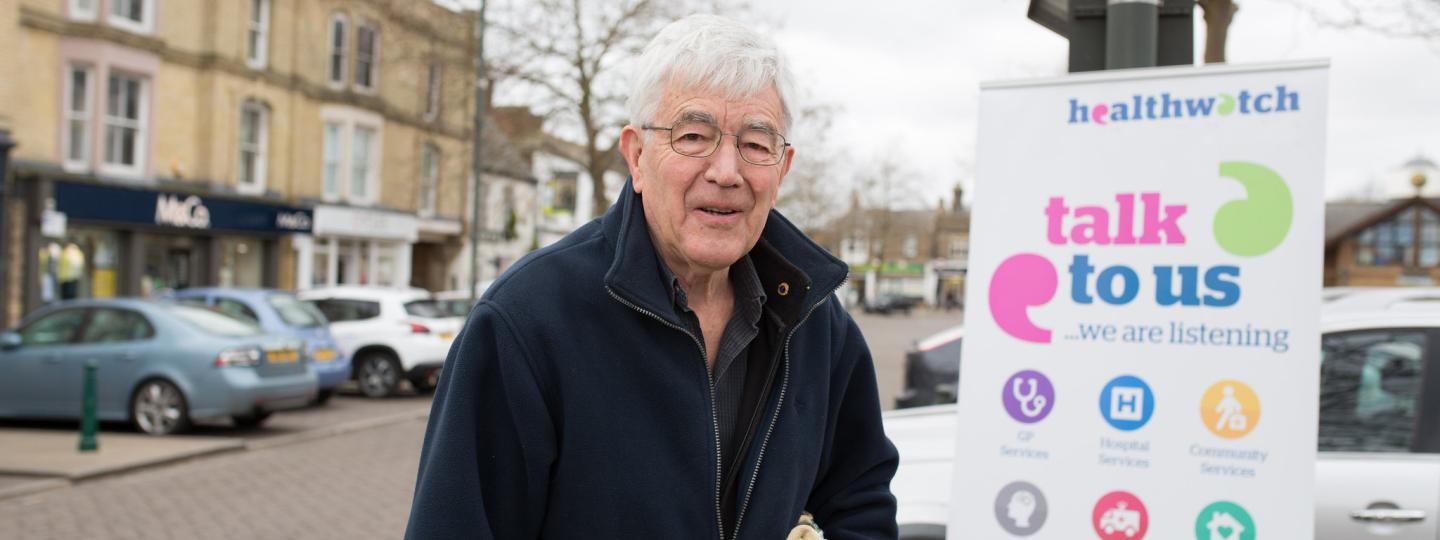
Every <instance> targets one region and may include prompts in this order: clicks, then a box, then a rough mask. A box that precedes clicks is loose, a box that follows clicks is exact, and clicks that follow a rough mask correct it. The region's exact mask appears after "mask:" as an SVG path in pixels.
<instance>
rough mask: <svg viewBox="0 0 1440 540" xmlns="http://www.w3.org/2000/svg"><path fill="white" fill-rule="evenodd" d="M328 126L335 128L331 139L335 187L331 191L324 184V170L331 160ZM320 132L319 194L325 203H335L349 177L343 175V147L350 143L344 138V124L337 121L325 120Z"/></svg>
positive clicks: (343, 190)
mask: <svg viewBox="0 0 1440 540" xmlns="http://www.w3.org/2000/svg"><path fill="white" fill-rule="evenodd" d="M330 126H334V127H335V136H334V137H333V140H334V143H333V144H334V146H333V148H334V149H335V155H334V158H335V160H334V164H335V187H334V189H331V188H330V186H329V185H327V184H326V182H325V177H326V170H325V169H326V167H328V166H329V165H330V158H331V156H330V155H329V151H328V149H329V148H330V145H331V144H332V143H331V140H332V138H331V136H330ZM320 130H321V131H320V134H321V135H320V136H321V143H320V144H321V147H320V194H321V199H323V200H325V201H326V202H335V201H338V200H340V197H341V196H342V195H341V194H343V193H344V192H345V182H346V178H347V177H348V176H349V175H347V174H345V147H347V146H350V143H349V141H347V140H346V138H345V133H346V130H345V124H344V123H343V122H339V121H335V120H326V121H325V122H323V123H322V124H321V127H320Z"/></svg>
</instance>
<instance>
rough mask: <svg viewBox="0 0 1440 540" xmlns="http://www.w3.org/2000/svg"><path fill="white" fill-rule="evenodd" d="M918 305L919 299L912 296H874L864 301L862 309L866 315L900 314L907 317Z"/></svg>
mask: <svg viewBox="0 0 1440 540" xmlns="http://www.w3.org/2000/svg"><path fill="white" fill-rule="evenodd" d="M919 304H920V299H919V298H916V297H914V296H903V295H898V294H877V295H875V298H871V299H869V300H866V301H865V306H864V309H865V312H866V313H878V314H881V315H889V314H891V313H900V314H903V315H909V314H910V310H912V309H914V308H915V306H917V305H919Z"/></svg>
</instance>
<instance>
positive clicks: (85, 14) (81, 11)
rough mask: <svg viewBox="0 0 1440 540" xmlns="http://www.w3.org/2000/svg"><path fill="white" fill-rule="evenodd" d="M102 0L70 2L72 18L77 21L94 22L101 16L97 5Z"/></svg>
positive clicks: (75, 0)
mask: <svg viewBox="0 0 1440 540" xmlns="http://www.w3.org/2000/svg"><path fill="white" fill-rule="evenodd" d="M99 1H100V0H70V18H71V19H74V20H77V21H92V22H93V21H94V20H95V18H96V16H97V15H98V14H99V10H98V9H96V7H97V6H96V4H97V3H98V2H99Z"/></svg>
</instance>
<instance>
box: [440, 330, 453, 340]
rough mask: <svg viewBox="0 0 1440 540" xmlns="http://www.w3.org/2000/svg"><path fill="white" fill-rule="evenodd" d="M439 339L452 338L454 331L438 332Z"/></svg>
mask: <svg viewBox="0 0 1440 540" xmlns="http://www.w3.org/2000/svg"><path fill="white" fill-rule="evenodd" d="M440 339H443V340H445V341H450V340H452V339H455V333H454V332H441V333H440Z"/></svg>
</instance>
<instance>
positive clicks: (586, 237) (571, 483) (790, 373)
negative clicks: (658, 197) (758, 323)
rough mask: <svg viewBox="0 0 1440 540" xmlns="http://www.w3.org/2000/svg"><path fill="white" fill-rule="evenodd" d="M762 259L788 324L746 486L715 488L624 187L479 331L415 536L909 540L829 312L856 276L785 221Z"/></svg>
mask: <svg viewBox="0 0 1440 540" xmlns="http://www.w3.org/2000/svg"><path fill="white" fill-rule="evenodd" d="M752 259H755V260H758V261H768V262H766V263H764V265H765V266H766V267H767V268H769V269H770V270H762V271H761V272H760V273H761V274H762V282H763V283H764V284H765V286H766V287H767V291H775V292H778V291H779V290H780V289H781V285H782V284H783V285H784V288H785V289H788V291H787V294H785V295H779V294H770V297H771V298H772V299H774V302H773V305H772V302H767V306H766V308H767V309H774V310H776V311H777V313H780V314H781V315H777V320H778V319H779V318H783V317H788V322H789V324H787V325H785V326H784V327H783V328H782V329H781V331H779V332H778V333H777V335H776V339H774V340H772V343H771V344H770V345H766V346H765V347H768V349H769V350H770V352H773V356H772V358H773V359H774V364H773V365H774V366H775V369H774V370H772V371H769V373H771V374H772V375H771V376H770V379H769V380H770V381H771V383H770V384H767V385H765V387H764V388H765V391H764V393H763V396H762V397H761V398H760V399H759V406H758V407H757V408H758V410H757V411H756V414H755V416H754V419H755V421H754V422H753V423H752V424H753V425H754V426H755V429H754V433H753V437H751V438H748V439H747V441H748V443H747V444H746V445H745V448H746V451H745V452H746V453H745V456H744V460H743V463H741V464H740V465H739V466H738V467H737V468H736V470H737V473H738V474H736V475H735V478H734V479H733V481H727V480H726V479H722V478H720V474H719V470H720V467H719V463H718V457H717V448H718V436H717V434H716V433H717V432H716V431H715V429H716V428H715V416H714V411H713V389H712V388H711V386H710V380H709V376H708V373H707V369H706V365H705V358H704V356H703V355H702V352H701V349H700V345H699V343H698V336H692V335H691V334H689V333H687V332H686V331H684V330H681V328H682V326H681V325H680V324H678V321H673V320H669V319H667V317H671V318H673V315H668V314H671V313H673V309H672V310H667V309H664V306H666V305H668V302H669V296H668V295H667V294H666V292H665V289H664V285H663V284H662V283H660V280H659V279H658V278H657V277H656V272H655V268H656V264H657V262H656V254H655V252H654V247H653V245H652V244H651V242H650V238H649V233H648V231H647V228H646V226H645V218H644V214H643V212H642V210H641V200H640V197H639V195H637V194H635V193H634V192H633V191H632V190H631V189H630V186H629V185H628V184H627V185H626V186H625V188H624V190H622V195H621V197H620V201H618V202H617V203H616V204H615V205H614V207H612V208H611V209H610V211H609V212H607V213H606V215H605V216H603V217H602V218H601V219H598V220H596V221H594V222H591V223H589V224H587V225H585V226H584V227H582V228H580V229H579V230H577V231H575V232H574V233H572V234H570V235H569V236H567V237H566V238H565V239H564V240H562V241H560V242H558V243H557V244H555V245H553V246H550V247H548V248H545V249H543V250H540V251H537V252H535V253H533V254H531V255H529V256H527V257H525V258H524V259H522V260H521V261H519V262H518V263H516V264H515V265H514V267H513V268H511V269H510V271H508V272H506V273H505V275H504V276H502V277H501V278H500V279H499V280H498V281H496V282H495V284H494V285H493V286H492V287H490V289H489V291H488V292H487V293H486V294H485V296H484V298H483V299H482V300H481V302H480V303H479V304H478V305H477V306H476V308H475V309H474V311H473V312H472V313H471V315H470V318H469V320H468V321H467V322H466V325H465V328H464V330H463V331H462V332H461V334H460V335H459V337H457V339H456V341H455V344H454V346H453V347H452V348H451V350H450V355H449V358H448V359H447V360H446V362H445V370H444V374H443V375H442V377H441V380H440V387H439V389H438V390H437V393H436V395H435V401H434V405H433V408H432V410H431V414H430V423H429V427H428V429H427V432H426V434H425V446H424V450H423V452H422V454H421V457H420V470H419V478H418V481H417V485H416V489H415V500H414V505H413V507H412V509H411V513H410V524H409V529H408V530H407V533H406V537H407V538H417V539H418V538H425V539H428V538H485V539H532V538H559V539H568V538H594V539H612V538H613V539H621V538H626V539H629V538H635V539H655V540H659V539H712V540H730V539H747V540H748V539H751V538H755V539H778V538H784V537H785V535H786V534H787V533H788V531H789V530H790V529H791V528H792V527H793V526H794V525H795V522H796V519H797V518H798V517H799V516H800V514H801V512H802V511H809V512H811V513H812V514H814V516H815V520H816V522H818V523H819V524H820V526H822V527H824V529H825V533H826V537H827V538H828V539H829V540H850V539H861V538H865V539H884V538H895V537H896V536H897V534H898V533H897V528H896V523H895V498H894V497H893V496H892V495H891V493H890V489H889V484H890V480H891V477H892V476H893V475H894V473H895V467H896V464H897V460H898V457H897V454H896V451H895V448H894V446H893V445H891V444H890V442H889V440H888V439H886V438H885V434H884V431H883V428H882V426H881V422H880V403H879V399H878V396H877V394H876V386H875V370H874V366H873V364H872V362H871V358H870V354H869V349H868V348H867V346H866V345H865V340H864V338H863V337H862V336H861V335H860V331H859V329H858V328H857V327H856V326H855V323H854V321H853V320H852V319H851V318H850V316H849V314H847V313H846V312H845V310H844V308H843V307H841V306H840V305H838V303H837V302H836V301H835V298H834V295H833V292H834V291H835V290H836V289H837V288H839V287H840V285H841V284H843V283H844V280H845V278H846V275H847V271H848V268H847V267H846V265H845V264H844V263H842V262H841V261H839V260H838V259H835V258H834V257H833V256H831V255H830V254H828V253H826V252H825V251H824V250H823V249H821V248H820V247H819V246H817V245H815V244H814V243H813V242H811V241H810V240H809V239H807V238H805V236H804V235H803V234H801V233H800V232H799V231H798V230H797V229H795V228H794V227H793V226H792V225H791V224H790V223H789V222H787V221H786V220H785V219H784V218H783V217H781V216H780V215H779V214H778V213H775V212H772V213H771V214H770V216H769V219H768V222H767V225H766V227H765V230H764V232H763V233H762V237H761V240H760V243H759V245H757V246H756V248H755V250H754V251H752ZM757 266H758V264H757ZM722 492H725V494H724V495H722ZM722 499H723V500H724V501H726V503H724V504H726V505H728V506H730V508H724V509H722V508H721V506H722V502H721V501H722ZM722 515H724V516H726V517H725V518H724V519H722V517H721V516H722ZM722 523H725V525H722ZM736 527H738V530H736V532H735V533H730V532H729V531H728V530H727V531H725V532H722V528H725V529H730V528H736Z"/></svg>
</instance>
